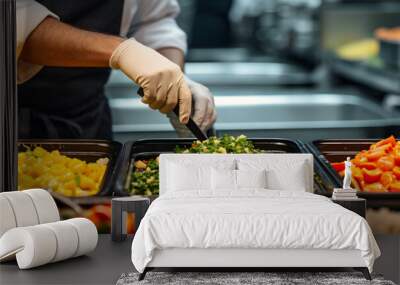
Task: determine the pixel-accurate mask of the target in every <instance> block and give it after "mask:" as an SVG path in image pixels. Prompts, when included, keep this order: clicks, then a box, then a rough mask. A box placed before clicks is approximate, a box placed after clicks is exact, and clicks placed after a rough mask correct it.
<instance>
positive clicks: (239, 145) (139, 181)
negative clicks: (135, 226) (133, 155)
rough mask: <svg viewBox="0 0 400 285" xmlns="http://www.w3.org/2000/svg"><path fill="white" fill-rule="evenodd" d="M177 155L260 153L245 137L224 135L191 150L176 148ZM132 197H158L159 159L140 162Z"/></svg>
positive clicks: (195, 145) (132, 179) (134, 180)
mask: <svg viewBox="0 0 400 285" xmlns="http://www.w3.org/2000/svg"><path fill="white" fill-rule="evenodd" d="M175 152H176V153H260V152H261V150H259V149H256V148H255V147H254V145H253V143H252V142H251V141H249V140H248V139H247V137H246V136H245V135H240V136H238V137H233V136H229V135H224V136H223V137H222V138H217V137H210V138H209V139H207V140H205V141H202V142H201V141H198V140H196V141H194V142H193V143H192V145H191V146H190V147H189V148H182V147H179V146H176V148H175ZM131 181H132V183H131V187H130V189H129V192H130V194H132V195H146V196H150V195H158V194H159V177H158V158H156V159H149V160H138V161H136V162H135V170H134V171H133V173H132V177H131Z"/></svg>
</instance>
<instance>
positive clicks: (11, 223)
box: [0, 189, 60, 237]
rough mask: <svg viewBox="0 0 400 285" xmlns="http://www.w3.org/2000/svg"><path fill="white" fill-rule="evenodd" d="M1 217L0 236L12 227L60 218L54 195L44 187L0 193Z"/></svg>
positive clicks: (53, 220) (54, 220) (49, 221)
mask: <svg viewBox="0 0 400 285" xmlns="http://www.w3.org/2000/svg"><path fill="white" fill-rule="evenodd" d="M0 217H1V221H0V237H1V236H2V235H3V234H4V233H5V232H6V231H7V230H9V229H11V228H15V227H25V226H33V225H37V224H43V223H51V222H56V221H59V220H60V214H59V213H58V208H57V205H56V203H55V202H54V199H53V197H52V196H51V195H50V193H49V192H48V191H46V190H43V189H29V190H24V191H10V192H2V193H0ZM3 217H4V219H3Z"/></svg>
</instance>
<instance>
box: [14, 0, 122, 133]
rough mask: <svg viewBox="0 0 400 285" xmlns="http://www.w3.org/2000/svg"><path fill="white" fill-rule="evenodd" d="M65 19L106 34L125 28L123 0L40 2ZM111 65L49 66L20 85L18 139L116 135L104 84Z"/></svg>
mask: <svg viewBox="0 0 400 285" xmlns="http://www.w3.org/2000/svg"><path fill="white" fill-rule="evenodd" d="M38 2H40V3H41V4H43V5H44V6H46V7H47V8H48V9H49V10H50V11H52V12H53V13H55V14H56V15H58V16H59V17H60V19H61V21H63V22H64V23H68V24H71V25H73V26H75V27H77V28H81V29H85V30H89V31H95V32H100V33H105V34H112V35H118V34H119V32H120V26H121V18H122V10H123V4H124V3H123V2H124V1H123V0H107V1H106V0H84V1H60V0H38ZM109 75H110V69H109V68H56V67H44V68H43V69H42V70H41V71H40V72H39V73H38V74H37V75H36V76H35V77H33V78H32V79H31V80H29V81H27V82H26V83H24V84H21V85H19V86H18V120H19V122H18V125H19V128H18V133H19V138H21V139H23V138H76V139H77V138H85V139H111V138H112V130H111V126H112V122H111V112H110V107H109V105H108V100H107V98H106V97H105V95H104V85H105V84H106V82H107V80H108V78H109Z"/></svg>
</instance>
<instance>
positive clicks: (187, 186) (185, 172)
mask: <svg viewBox="0 0 400 285" xmlns="http://www.w3.org/2000/svg"><path fill="white" fill-rule="evenodd" d="M168 172H169V176H168V189H169V191H185V190H191V189H210V187H211V181H210V175H211V167H199V166H197V165H196V166H187V165H186V166H185V165H181V164H176V163H170V165H169V170H168Z"/></svg>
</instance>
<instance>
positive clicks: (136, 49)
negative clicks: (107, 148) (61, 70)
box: [20, 18, 192, 123]
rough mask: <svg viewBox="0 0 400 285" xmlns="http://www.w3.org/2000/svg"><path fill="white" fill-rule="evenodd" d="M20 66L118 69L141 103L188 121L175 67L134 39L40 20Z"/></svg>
mask: <svg viewBox="0 0 400 285" xmlns="http://www.w3.org/2000/svg"><path fill="white" fill-rule="evenodd" d="M20 60H22V61H25V62H29V63H31V64H37V65H46V66H61V67H108V66H111V67H112V68H115V69H120V70H121V71H122V72H124V73H125V75H127V76H128V77H129V78H130V79H132V80H133V81H134V82H136V83H137V84H138V85H140V86H141V87H142V88H143V91H144V97H143V99H142V101H143V102H144V103H145V104H148V105H149V106H150V107H151V108H152V109H156V110H159V111H160V112H163V113H169V112H171V111H172V110H173V108H174V107H175V106H176V105H177V104H179V110H180V114H179V120H180V121H181V123H186V122H187V121H188V119H189V117H190V113H191V104H192V95H191V92H190V90H189V88H188V86H187V84H186V82H185V80H184V76H183V72H182V71H181V69H180V67H179V66H178V65H177V64H175V63H173V62H172V61H170V60H168V59H167V58H166V57H164V56H162V55H161V54H160V53H158V52H156V51H155V50H153V49H151V48H149V47H146V46H144V45H142V44H140V43H139V42H137V41H136V40H135V39H129V40H124V39H123V38H120V37H116V36H111V35H106V34H100V33H95V32H90V31H85V30H82V29H78V28H75V27H72V26H70V25H68V24H65V23H62V22H60V21H57V20H55V19H52V18H46V19H45V20H43V21H42V22H41V24H40V25H38V26H37V27H36V28H35V30H33V31H32V33H31V34H30V36H29V37H28V39H27V40H26V42H25V45H24V48H23V50H22V53H21V55H20Z"/></svg>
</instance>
